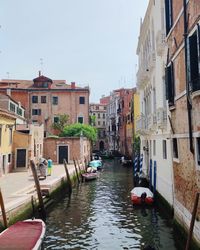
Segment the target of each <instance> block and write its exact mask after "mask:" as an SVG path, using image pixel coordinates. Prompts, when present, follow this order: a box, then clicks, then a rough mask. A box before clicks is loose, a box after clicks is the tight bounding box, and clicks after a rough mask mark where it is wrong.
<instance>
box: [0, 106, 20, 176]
mask: <svg viewBox="0 0 200 250" xmlns="http://www.w3.org/2000/svg"><path fill="white" fill-rule="evenodd" d="M15 124H16V116H15V115H14V114H12V113H10V112H9V111H7V110H5V109H1V108H0V177H1V176H2V175H5V174H7V173H9V172H10V171H11V169H12V168H13V165H12V160H13V159H12V158H13V157H12V143H13V133H14V131H15Z"/></svg>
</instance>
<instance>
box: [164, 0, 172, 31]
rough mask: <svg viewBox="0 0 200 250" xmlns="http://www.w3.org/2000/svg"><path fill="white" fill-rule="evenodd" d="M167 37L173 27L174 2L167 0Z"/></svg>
mask: <svg viewBox="0 0 200 250" xmlns="http://www.w3.org/2000/svg"><path fill="white" fill-rule="evenodd" d="M165 22H166V35H167V34H168V33H169V31H170V29H171V27H172V25H173V13H172V0H165Z"/></svg>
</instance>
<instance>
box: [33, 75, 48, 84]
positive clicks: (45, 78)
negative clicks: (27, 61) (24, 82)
mask: <svg viewBox="0 0 200 250" xmlns="http://www.w3.org/2000/svg"><path fill="white" fill-rule="evenodd" d="M33 82H51V83H53V81H52V80H51V79H50V78H48V77H46V76H43V75H41V76H38V77H36V78H34V79H33Z"/></svg>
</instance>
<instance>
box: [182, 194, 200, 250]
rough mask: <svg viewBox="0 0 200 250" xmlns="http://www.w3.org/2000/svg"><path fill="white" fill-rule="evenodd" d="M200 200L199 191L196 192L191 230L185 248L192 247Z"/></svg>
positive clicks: (187, 249) (186, 249)
mask: <svg viewBox="0 0 200 250" xmlns="http://www.w3.org/2000/svg"><path fill="white" fill-rule="evenodd" d="M198 202H199V193H196V197H195V201H194V207H193V212H192V218H191V222H190V230H189V234H188V238H187V243H186V247H185V250H189V249H190V242H191V239H192V234H193V228H194V222H195V218H196V213H197V207H198Z"/></svg>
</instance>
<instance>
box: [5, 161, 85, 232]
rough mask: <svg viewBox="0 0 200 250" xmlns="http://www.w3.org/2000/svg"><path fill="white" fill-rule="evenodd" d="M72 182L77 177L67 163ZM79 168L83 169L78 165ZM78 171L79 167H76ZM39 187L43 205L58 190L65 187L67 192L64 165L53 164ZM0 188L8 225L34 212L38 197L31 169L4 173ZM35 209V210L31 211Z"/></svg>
mask: <svg viewBox="0 0 200 250" xmlns="http://www.w3.org/2000/svg"><path fill="white" fill-rule="evenodd" d="M67 168H68V171H69V174H70V179H71V180H72V182H73V181H74V180H75V179H76V178H77V177H76V169H75V166H74V164H68V165H67ZM80 168H81V170H83V169H84V167H83V166H82V165H80ZM78 171H80V169H78ZM39 183H40V188H41V191H42V194H43V198H44V205H45V207H46V206H48V204H50V203H51V202H52V200H53V199H57V198H58V197H59V192H60V191H61V190H63V188H65V191H66V192H67V189H66V186H67V175H66V170H65V168H64V165H63V164H62V165H54V166H53V168H52V174H51V176H47V178H46V179H44V180H40V181H39ZM0 188H1V192H2V196H3V200H4V206H5V211H6V217H7V221H8V225H10V224H12V223H14V222H15V221H18V220H22V219H26V218H30V217H31V216H33V215H34V214H33V213H34V212H36V210H37V209H36V208H37V206H38V197H37V192H36V187H35V181H34V178H33V175H32V172H31V170H28V171H27V170H24V171H15V172H12V173H9V174H6V175H5V176H3V177H2V178H1V179H0ZM33 210H35V211H33ZM3 225H4V223H3V218H2V213H1V211H0V227H1V229H3V228H4V226H3Z"/></svg>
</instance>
